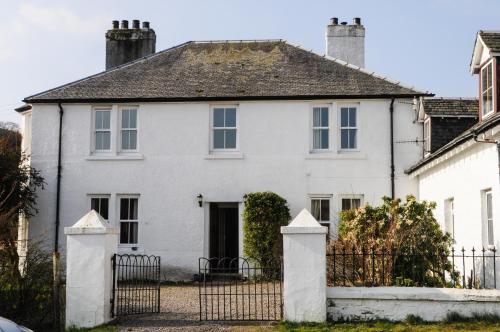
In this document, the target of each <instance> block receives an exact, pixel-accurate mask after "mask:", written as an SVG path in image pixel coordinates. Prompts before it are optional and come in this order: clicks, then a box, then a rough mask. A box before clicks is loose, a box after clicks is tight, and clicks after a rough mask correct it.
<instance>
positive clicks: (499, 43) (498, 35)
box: [479, 31, 500, 52]
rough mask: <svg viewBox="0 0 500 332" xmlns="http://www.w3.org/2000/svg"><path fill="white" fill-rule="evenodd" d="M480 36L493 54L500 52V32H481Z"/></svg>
mask: <svg viewBox="0 0 500 332" xmlns="http://www.w3.org/2000/svg"><path fill="white" fill-rule="evenodd" d="M479 36H481V39H482V40H483V42H484V43H485V44H486V47H488V48H489V49H490V50H491V52H500V31H479Z"/></svg>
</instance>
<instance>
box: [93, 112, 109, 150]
mask: <svg viewBox="0 0 500 332" xmlns="http://www.w3.org/2000/svg"><path fill="white" fill-rule="evenodd" d="M99 111H101V112H102V111H108V112H109V129H107V130H103V129H97V128H96V118H97V112H99ZM91 121H92V124H91V128H92V132H91V151H92V153H110V152H112V150H113V107H112V106H107V105H103V106H94V107H92V116H91ZM97 132H109V149H97V148H96V143H97Z"/></svg>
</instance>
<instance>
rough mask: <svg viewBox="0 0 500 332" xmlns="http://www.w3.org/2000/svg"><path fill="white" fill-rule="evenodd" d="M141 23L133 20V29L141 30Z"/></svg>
mask: <svg viewBox="0 0 500 332" xmlns="http://www.w3.org/2000/svg"><path fill="white" fill-rule="evenodd" d="M140 24H141V23H140V22H139V20H133V21H132V29H139V26H140Z"/></svg>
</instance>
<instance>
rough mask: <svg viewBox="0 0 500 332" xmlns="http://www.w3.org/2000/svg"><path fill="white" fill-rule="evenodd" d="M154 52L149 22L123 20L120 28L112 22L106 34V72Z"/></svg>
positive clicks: (152, 33)
mask: <svg viewBox="0 0 500 332" xmlns="http://www.w3.org/2000/svg"><path fill="white" fill-rule="evenodd" d="M155 51H156V34H155V31H154V30H153V29H151V28H150V27H149V22H142V28H141V27H140V22H139V20H133V21H132V28H130V29H129V25H128V21H127V20H123V21H122V22H121V26H120V25H119V22H118V21H113V23H112V29H110V30H108V31H107V32H106V70H108V69H111V68H114V67H116V66H119V65H122V64H124V63H127V62H130V61H134V60H137V59H139V58H142V57H144V56H146V55H150V54H153V53H155Z"/></svg>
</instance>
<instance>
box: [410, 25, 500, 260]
mask: <svg viewBox="0 0 500 332" xmlns="http://www.w3.org/2000/svg"><path fill="white" fill-rule="evenodd" d="M498 56H500V32H488V31H480V32H479V33H478V34H477V38H476V43H475V47H474V53H473V57H472V62H471V72H472V73H473V74H478V75H479V91H480V95H479V100H478V101H477V100H438V101H433V100H430V101H428V100H424V101H423V103H421V105H420V106H421V107H420V110H419V119H420V121H422V122H423V123H424V139H426V142H427V144H426V150H427V153H426V155H425V158H423V159H422V160H421V161H419V162H418V163H417V164H415V165H414V166H412V167H410V168H409V169H408V170H407V173H408V174H410V176H411V177H412V178H414V179H417V180H418V183H419V198H420V199H422V200H429V201H434V202H436V204H437V208H436V211H435V215H436V218H437V219H438V220H439V221H440V223H441V225H442V227H443V228H444V229H445V230H446V231H448V232H449V233H450V234H452V236H453V237H454V239H455V242H456V247H457V248H458V249H460V248H461V247H462V246H464V247H465V248H466V249H468V250H471V248H472V247H473V246H475V248H476V249H478V250H482V248H483V247H484V248H485V249H488V248H492V247H496V248H499V247H500V204H499V202H500V200H499V197H500V184H499V182H500V112H499V101H500V97H499V96H500V95H499V92H500V90H499V89H500V85H499V76H498V75H499V70H498V67H497V63H498ZM476 103H477V104H476ZM474 104H476V105H474ZM426 109H427V111H426ZM474 112H477V116H476V117H474V116H472V114H473V113H474ZM477 119H479V121H477ZM434 123H435V124H436V126H437V127H438V128H440V129H438V130H434V129H433V127H434ZM443 124H445V125H443ZM465 127H468V128H467V129H466V130H464V128H465ZM462 130H463V131H462ZM459 131H462V132H461V133H458V132H459ZM443 139H444V141H443ZM435 141H437V142H436V143H434V142H435ZM433 145H435V146H433ZM478 253H480V251H478Z"/></svg>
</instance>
